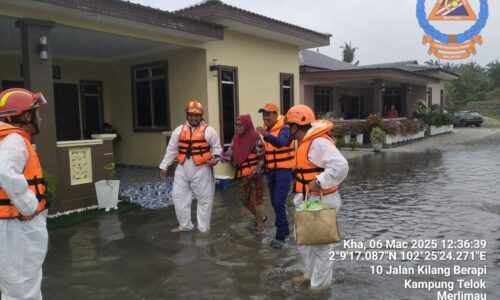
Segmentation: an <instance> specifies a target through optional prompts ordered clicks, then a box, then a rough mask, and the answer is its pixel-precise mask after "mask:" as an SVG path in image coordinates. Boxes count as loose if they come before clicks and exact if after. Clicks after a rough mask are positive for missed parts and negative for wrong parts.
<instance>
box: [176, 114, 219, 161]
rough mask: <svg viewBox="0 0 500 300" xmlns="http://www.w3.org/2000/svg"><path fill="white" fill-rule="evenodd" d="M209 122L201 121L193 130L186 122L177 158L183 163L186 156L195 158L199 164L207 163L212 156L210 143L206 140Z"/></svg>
mask: <svg viewBox="0 0 500 300" xmlns="http://www.w3.org/2000/svg"><path fill="white" fill-rule="evenodd" d="M207 127H208V124H207V123H204V122H202V123H200V125H199V126H198V127H196V128H195V129H194V131H193V132H191V127H189V126H188V125H187V123H186V124H184V126H183V127H182V130H181V136H180V138H179V143H178V144H177V145H178V147H179V151H178V152H177V160H178V161H179V163H180V164H181V165H182V164H184V161H186V158H187V159H189V158H193V159H194V163H195V164H196V165H197V166H200V165H203V164H205V163H206V162H207V161H208V160H210V158H212V153H210V145H209V144H208V143H207V141H206V140H205V130H206V129H207Z"/></svg>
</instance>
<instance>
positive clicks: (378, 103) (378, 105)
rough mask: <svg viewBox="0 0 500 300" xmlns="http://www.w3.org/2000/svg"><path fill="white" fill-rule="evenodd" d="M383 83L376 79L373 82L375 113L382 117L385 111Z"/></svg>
mask: <svg viewBox="0 0 500 300" xmlns="http://www.w3.org/2000/svg"><path fill="white" fill-rule="evenodd" d="M382 83H383V81H382V80H380V79H376V80H375V81H374V82H373V112H374V113H378V114H380V115H382V109H383V107H382V105H383V101H382V94H383V92H382Z"/></svg>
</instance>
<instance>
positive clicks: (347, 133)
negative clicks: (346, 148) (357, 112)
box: [344, 123, 355, 145]
mask: <svg viewBox="0 0 500 300" xmlns="http://www.w3.org/2000/svg"><path fill="white" fill-rule="evenodd" d="M354 130H355V129H354V126H353V124H352V123H347V124H346V125H345V127H344V141H345V143H346V144H347V145H348V144H349V143H350V142H351V136H352V135H353V134H355V132H354Z"/></svg>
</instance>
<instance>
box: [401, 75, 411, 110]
mask: <svg viewBox="0 0 500 300" xmlns="http://www.w3.org/2000/svg"><path fill="white" fill-rule="evenodd" d="M409 88H410V85H409V84H408V83H402V84H401V112H400V115H399V116H400V117H410V111H409V110H408V98H409V96H410V91H409Z"/></svg>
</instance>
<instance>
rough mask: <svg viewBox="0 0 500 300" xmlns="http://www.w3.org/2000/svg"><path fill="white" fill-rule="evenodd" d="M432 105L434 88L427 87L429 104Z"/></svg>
mask: <svg viewBox="0 0 500 300" xmlns="http://www.w3.org/2000/svg"><path fill="white" fill-rule="evenodd" d="M431 105H432V88H428V89H427V106H428V107H431Z"/></svg>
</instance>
